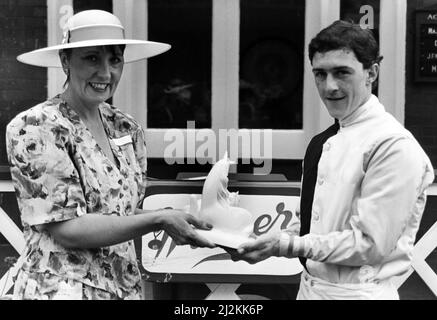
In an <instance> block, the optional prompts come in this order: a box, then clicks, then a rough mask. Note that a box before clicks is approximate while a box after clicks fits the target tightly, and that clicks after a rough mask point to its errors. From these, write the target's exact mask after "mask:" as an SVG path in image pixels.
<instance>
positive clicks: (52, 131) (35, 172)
mask: <svg viewBox="0 0 437 320" xmlns="http://www.w3.org/2000/svg"><path fill="white" fill-rule="evenodd" d="M99 110H100V114H101V118H102V122H103V125H104V127H105V131H106V134H107V135H108V137H109V142H110V145H111V149H112V151H113V153H114V157H115V159H116V161H117V162H118V164H117V165H115V164H114V163H112V161H110V160H109V159H108V158H107V157H106V156H105V155H104V153H103V152H102V150H101V149H100V147H99V146H98V144H97V143H96V141H95V140H94V138H93V136H92V134H91V132H90V131H89V130H88V129H87V128H86V126H85V125H84V123H83V122H82V121H81V120H80V118H79V116H78V115H77V113H76V112H75V111H74V110H73V109H72V108H70V107H69V106H68V105H67V103H66V102H65V101H63V100H62V99H61V98H60V96H57V97H55V98H53V99H50V100H48V101H46V102H44V103H41V104H39V105H37V106H35V107H33V108H31V109H29V110H27V111H24V112H22V113H20V114H19V115H17V116H16V117H15V118H14V119H13V120H12V121H11V122H10V123H9V124H8V126H7V131H6V140H7V151H8V159H9V162H10V164H11V175H12V180H13V182H14V187H15V190H16V195H17V199H18V205H19V209H20V212H21V221H22V224H23V227H24V229H23V232H24V237H25V240H26V252H25V253H24V256H25V259H24V264H23V266H22V268H21V270H20V272H19V273H18V275H17V279H16V282H15V288H14V298H16V299H76V298H77V299H138V298H140V297H141V286H140V280H141V278H140V272H139V269H138V265H137V259H136V253H135V248H134V243H133V241H128V242H124V243H120V244H118V245H113V246H108V247H102V248H96V249H66V248H64V247H62V246H61V245H60V244H59V243H57V242H56V241H55V240H54V239H53V237H51V236H50V234H49V233H48V232H46V231H44V230H43V229H42V228H40V226H39V225H41V224H45V223H51V222H59V221H65V220H68V219H74V218H77V217H80V216H82V215H85V214H105V215H117V216H126V215H133V214H134V210H135V208H136V207H138V206H140V205H141V203H142V200H143V199H144V193H145V186H146V168H147V159H146V146H145V140H144V132H143V130H142V128H141V127H140V126H139V125H138V123H137V122H136V121H135V120H134V119H133V118H132V117H130V116H128V115H126V114H124V113H123V112H121V111H120V110H118V109H117V108H114V107H113V106H110V105H108V104H106V103H102V104H101V105H100V106H99Z"/></svg>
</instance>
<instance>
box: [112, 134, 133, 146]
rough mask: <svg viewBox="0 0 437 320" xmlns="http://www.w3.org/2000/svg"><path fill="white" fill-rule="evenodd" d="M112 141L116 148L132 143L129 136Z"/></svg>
mask: <svg viewBox="0 0 437 320" xmlns="http://www.w3.org/2000/svg"><path fill="white" fill-rule="evenodd" d="M112 141H113V142H114V143H115V145H117V146H124V145H125V144H128V143H132V137H131V136H130V135H126V136H123V137H120V138H115V139H112Z"/></svg>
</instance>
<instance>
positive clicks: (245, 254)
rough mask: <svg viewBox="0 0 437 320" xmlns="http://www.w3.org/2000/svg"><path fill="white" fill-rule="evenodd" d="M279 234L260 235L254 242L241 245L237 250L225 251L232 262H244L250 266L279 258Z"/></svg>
mask: <svg viewBox="0 0 437 320" xmlns="http://www.w3.org/2000/svg"><path fill="white" fill-rule="evenodd" d="M279 238H280V233H274V234H269V235H262V236H260V237H259V238H257V239H255V240H254V241H249V242H246V243H243V244H242V245H241V246H240V247H238V248H237V249H230V250H228V249H225V250H226V251H227V252H228V253H229V254H230V255H231V259H232V260H233V261H238V260H244V261H246V262H249V263H250V264H255V263H257V262H260V261H263V260H265V259H267V258H270V257H272V256H279Z"/></svg>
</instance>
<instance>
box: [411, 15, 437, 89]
mask: <svg viewBox="0 0 437 320" xmlns="http://www.w3.org/2000/svg"><path fill="white" fill-rule="evenodd" d="M415 81H416V82H437V10H433V11H424V10H418V11H416V41H415Z"/></svg>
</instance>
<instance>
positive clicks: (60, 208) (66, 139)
mask: <svg viewBox="0 0 437 320" xmlns="http://www.w3.org/2000/svg"><path fill="white" fill-rule="evenodd" d="M70 139H71V136H70V132H69V130H68V129H67V128H66V127H64V126H62V125H60V124H59V123H57V121H56V115H53V114H50V113H46V112H44V111H43V110H42V108H38V107H35V108H32V109H30V110H28V111H26V112H24V113H22V114H20V115H18V116H17V117H16V118H15V119H13V120H12V121H11V122H10V123H9V124H8V126H7V129H6V144H7V152H8V160H9V162H10V164H11V176H12V180H13V182H14V187H15V191H16V195H17V200H18V206H19V209H20V211H21V220H22V223H23V225H37V224H44V223H49V222H56V221H64V220H69V219H72V218H75V217H78V216H80V215H83V214H85V213H86V203H85V200H84V194H83V191H82V188H81V183H80V177H79V174H78V172H77V170H76V168H75V166H74V163H73V161H72V159H71V158H70V156H69V151H68V150H69V148H71V141H70Z"/></svg>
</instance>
